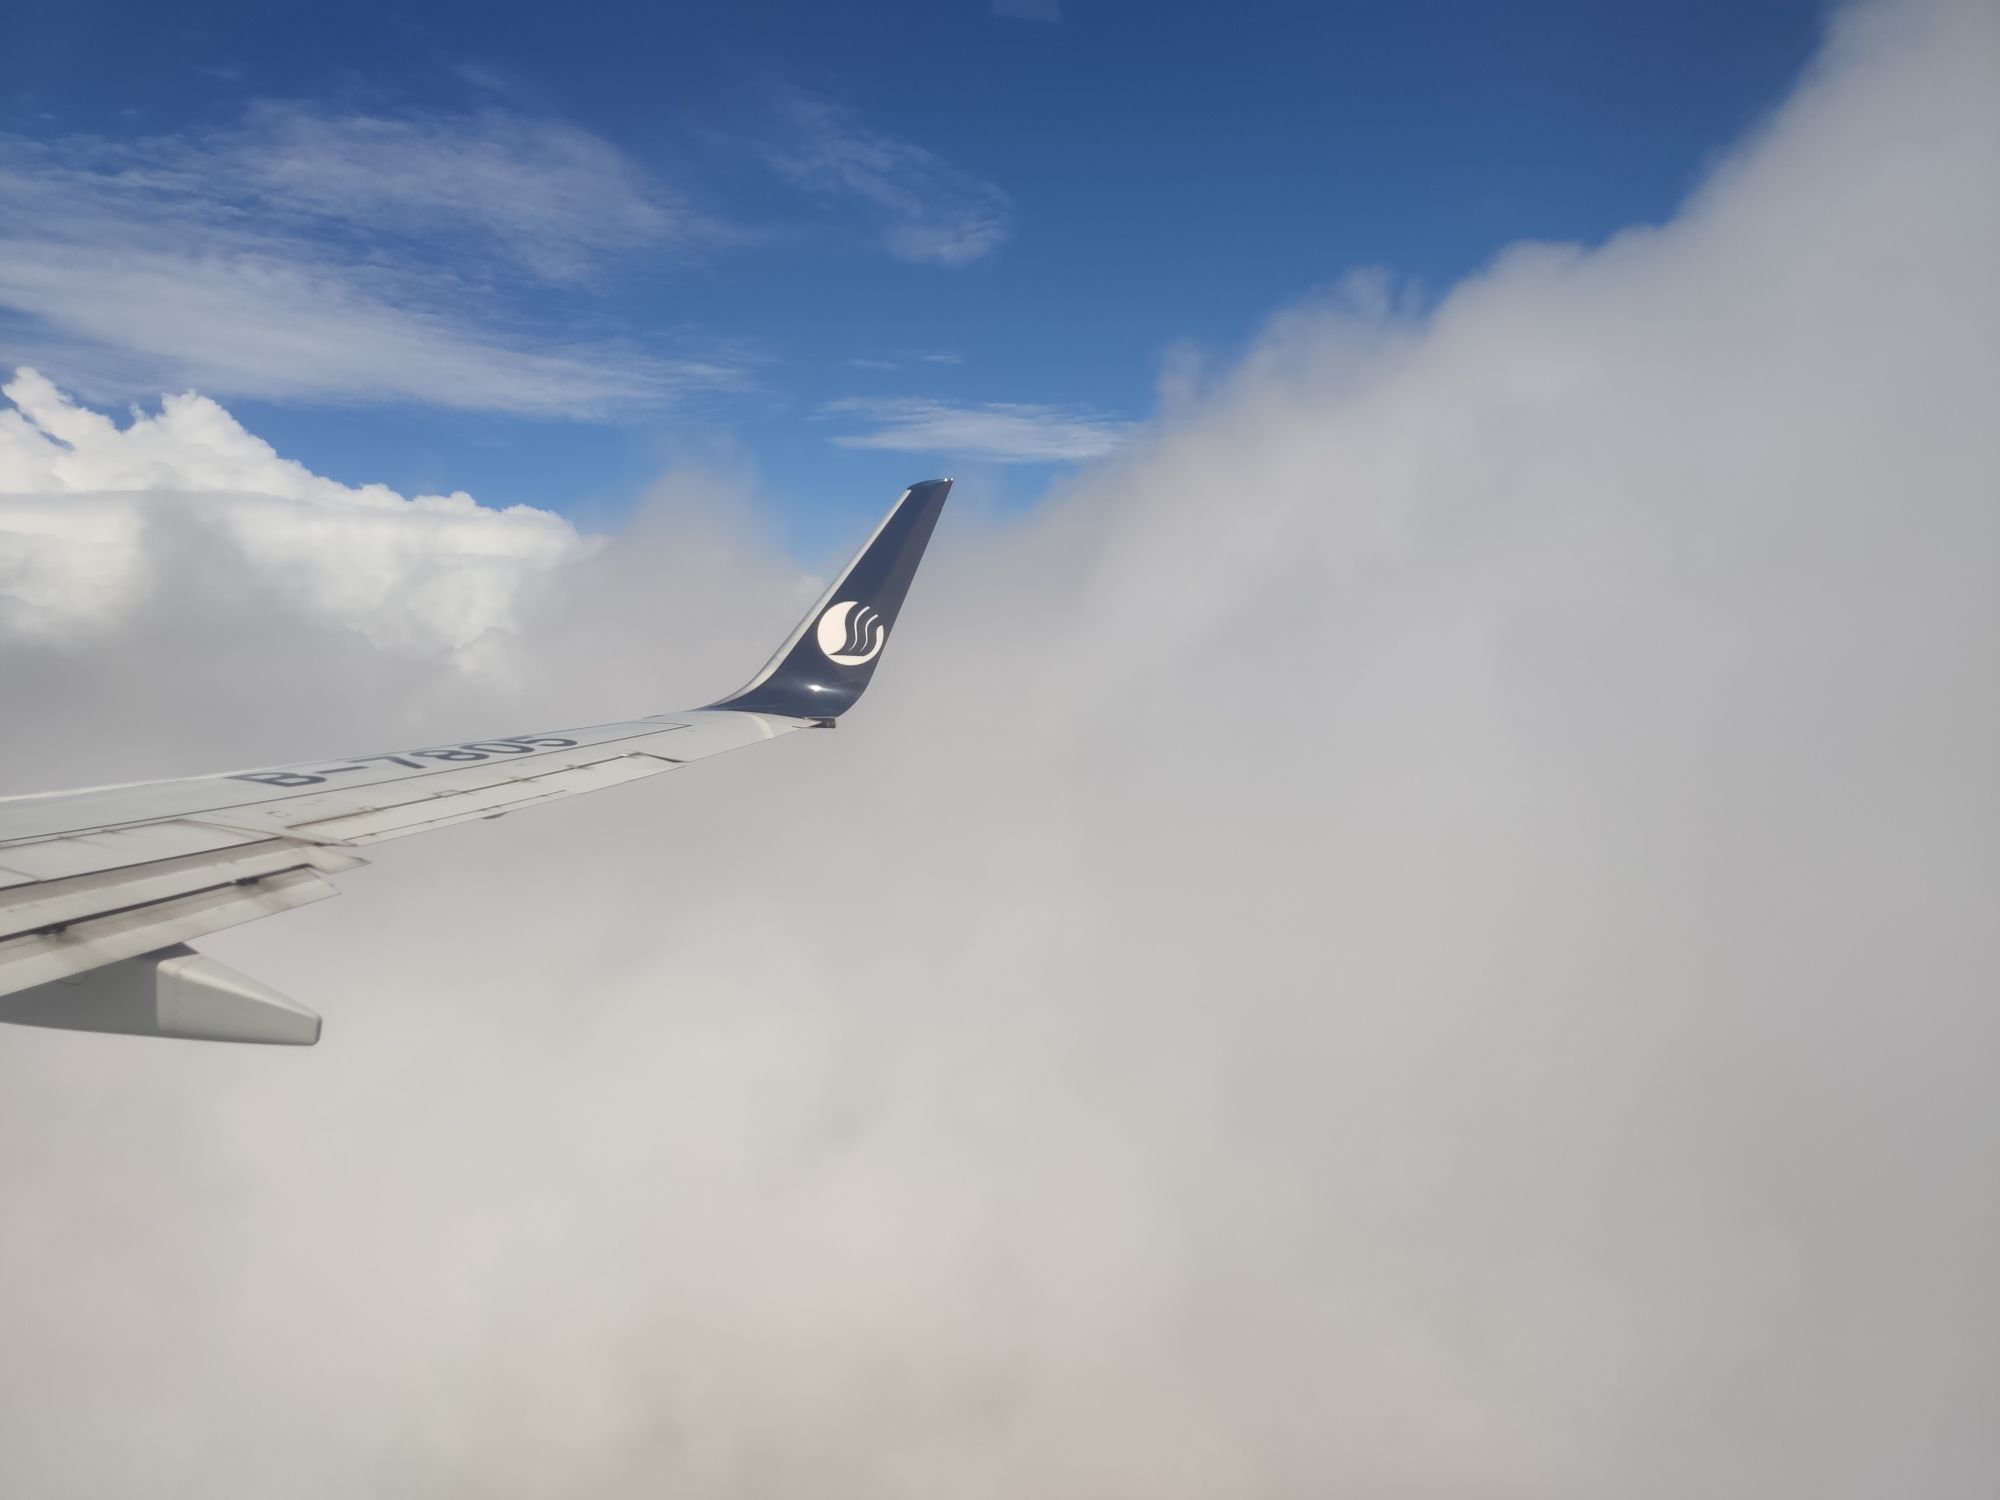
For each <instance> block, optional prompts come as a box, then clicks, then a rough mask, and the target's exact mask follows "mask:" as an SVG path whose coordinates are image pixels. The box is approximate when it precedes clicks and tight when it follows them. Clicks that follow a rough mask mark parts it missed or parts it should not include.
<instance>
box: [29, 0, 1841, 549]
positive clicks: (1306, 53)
mask: <svg viewBox="0 0 2000 1500" xmlns="http://www.w3.org/2000/svg"><path fill="white" fill-rule="evenodd" d="M1824 19H1825V17H1824V11H1823V8H1822V7H1821V6H1818V5H1813V4H1804V3H1793V0H1760V3H1758V4H1755V5H1748V6H1745V5H1740V4H1708V3H1700V4H1675V5H1663V4H1656V5H1645V6H1639V5H1604V4H1587V3H1578V4H1507V5H1502V4H1499V3H1463V4H1430V3H1417V4H1369V5H1310V6H1308V5H1287V6H1271V7H1266V6H1256V5H1249V6H1245V5H1228V6H1224V5H1220V4H1197V5H1180V4H1166V3H1152V4H1125V5H1093V4H1088V3H1081V0H1078V3H1071V0H1063V3H1062V4H1061V6H1060V10H1059V11H1058V8H1057V6H1056V5H1055V4H1052V3H1048V0H1007V3H1002V4H999V5H997V6H996V5H986V4H972V3H967V4H947V3H937V0H933V3H928V4H921V5H917V4H909V5H872V6H867V7H847V6H829V5H824V4H806V5H767V4H745V5H737V6H704V7H678V6H673V7H669V6H660V7H630V6H616V7H612V6H592V5H567V6H560V7H551V6H548V5H546V4H534V5H519V4H493V3H482V4H476V5H474V4H462V5H461V4H432V5H426V6H422V7H410V6H407V5H373V4H357V5H345V6H341V7H337V8H334V7H310V8H309V7H296V6H268V5H259V6H239V5H212V4H207V5H205V4H191V5H184V6H180V7H175V8H172V9H171V10H165V9H162V8H158V7H139V6H126V5H105V4H88V3H72V4H69V5H66V6H62V7H31V8H28V9H26V10H23V11H20V12H18V13H17V14H15V15H14V16H12V17H11V18H10V21H9V28H10V39H9V44H8V46H7V48H6V49H5V51H4V53H0V132H4V140H0V363H7V364H13V363H23V362H27V363H34V364H36V365H37V366H38V367H40V368H41V369H42V370H43V371H44V372H45V373H46V374H48V375H50V376H51V377H52V378H54V379H55V380H56V381H57V382H58V383H59V384H63V385H65V386H68V387H70V388H72V389H76V390H78V391H79V392H81V393H82V394H84V395H85V396H86V397H88V398H94V399H98V400H100V401H104V400H120V399H123V400H139V401H142V402H144V403H146V404H148V405H150V404H151V403H152V402H153V401H154V400H156V398H157V394H158V392H159V391H161V390H163V389H183V388H188V387H193V388H198V389H202V390H204V391H206V392H207V393H209V394H211V395H214V396H216V397H217V398H218V399H219V400H222V401H223V402H224V403H225V404H226V405H227V406H228V407H229V409H230V410H231V411H232V412H234V413H235V414H236V415H237V417H238V418H239V419H240V420H241V421H242V422H243V423H244V424H245V425H246V426H247V427H249V428H250V429H251V430H252V431H253V432H256V433H258V434H259V435H261V436H263V437H265V438H267V439H268V440H269V441H271V442H272V443H273V444H274V445H275V446H276V447H277V449H278V450H279V451H280V452H281V453H283V454H285V455H287V456H290V457H293V458H297V459H299V460H300V461H302V462H304V463H306V464H307V465H309V466H310V467H311V468H313V469H314V470H316V471H318V472H320V473H324V474H328V475H331V476H333V477H335V478H337V479H340V480H343V481H345V482H348V483H358V482H363V481H381V482H385V483H388V484H390V485H392V486H393V487H395V488H397V489H398V490H401V491H403V492H405V493H414V492H416V491H419V490H449V489H457V488H462V489H466V490H469V491H470V492H472V493H473V494H474V495H476V496H477V497H478V498H479V499H481V500H482V501H484V502H486V503H488V504H513V503H529V504H534V505H538V506H544V507H548V508H551V509H554V510H558V511H561V512H563V513H565V514H568V515H571V516H574V517H576V518H577V519H578V520H579V522H580V523H582V524H585V525H604V524H608V523H610V522H611V521H613V520H615V518H616V516H617V515H618V514H619V513H620V512H621V511H622V510H623V509H624V508H625V507H626V506H628V505H629V504H630V503H631V502H632V500H633V499H634V498H635V497H636V495H637V494H638V493H639V492H640V491H641V490H642V489H643V488H644V486H645V484H646V483H647V482H648V481H649V480H650V479H652V478H653V477H655V476H656V475H657V474H658V473H660V472H661V471H662V470H663V469H664V468H665V467H666V466H667V465H669V464H670V463H674V462H684V461H696V462H702V463H707V464H713V465H717V466H720V467H722V468H724V469H725V470H728V471H732V472H738V473H741V474H743V475H746V476H748V477H749V478H751V479H752V480H753V481H754V482H755V483H756V485H757V486H758V488H759V489H760V491H761V492H762V493H763V494H764V495H766V496H767V497H768V500H769V503H770V504H771V505H772V506H773V507H774V508H775V510H776V512H777V514H778V517H779V519H780V522H781V524H782V525H783V527H784V528H785V532H786V534H787V536H788V537H789V538H790V539H791V541H792V543H793V545H794V547H795V548H796V549H797V550H798V551H799V552H800V553H801V555H813V554H817V553H819V552H821V551H823V550H824V549H827V548H838V546H840V545H841V544H842V543H843V542H844V540H845V539H846V538H847V537H849V536H850V535H851V534H852V533H853V532H854V531H855V530H856V528H857V527H859V526H862V525H864V524H865V523H866V521H867V519H868V518H869V517H871V516H873V515H874V514H875V513H876V512H878V511H879V510H880V508H881V505H882V502H883V499H884V497H885V495H887V494H889V493H891V492H893V491H894V489H895V488H897V487H898V486H900V485H901V484H903V483H905V482H907V481H909V480H912V479H916V478H920V477H925V476H928V475H931V474H934V473H956V474H958V475H960V476H961V478H964V479H967V480H970V481H971V482H972V483H973V484H976V485H977V486H978V487H980V488H981V489H982V490H984V491H985V492H986V493H987V494H989V495H992V496H997V497H999V498H1000V499H1002V500H1004V501H1007V502H1013V503H1020V502H1024V501H1027V500H1031V499H1032V498H1033V497H1034V496H1035V495H1036V494H1038V493H1039V492H1041V490H1043V489H1044V488H1045V487H1046V486H1047V484H1048V483H1049V481H1050V479H1051V478H1052V477H1054V476H1056V475H1059V474H1060V473H1062V472H1064V471H1065V470H1066V469H1067V468H1068V467H1069V466H1071V465H1072V464H1074V463H1076V462H1079V461H1085V460H1087V459H1089V458H1091V457H1093V456H1096V455H1098V454H1101V453H1103V452H1105V451H1109V450H1110V449H1111V448H1113V447H1114V446H1115V445H1116V443H1117V442H1118V440H1119V438H1120V436H1121V434H1122V433H1123V432H1125V431H1126V430H1127V427H1128V424H1132V423H1138V422H1144V421H1146V420H1147V419H1148V418H1149V416H1150V415H1151V414H1152V412H1153V410H1154V407H1155V403H1156V390H1157V387H1158V384H1159V381H1160V378H1161V371H1162V368H1163V364H1164V362H1165V361H1167V360H1168V359H1169V357H1170V356H1171V355H1172V354H1173V352H1174V351H1176V350H1192V351H1193V352H1194V353H1195V354H1196V355H1198V356H1200V357H1202V358H1205V359H1208V360H1224V361H1226V360H1227V359H1228V358H1229V356H1230V355H1231V354H1232V353H1233V352H1234V351H1235V350H1237V349H1238V348H1240V347H1241V346H1242V345H1243V344H1244V343H1245V342H1246V341H1247V340H1248V339H1249V338H1250V337H1251V336H1252V335H1253V334H1254V332H1255V330H1256V329H1257V327H1258V326H1259V324H1260V322H1261V321H1262V320H1263V319H1264V318H1266V317H1267V316H1268V315H1270V314H1271V313H1272V312H1274V311H1276V310H1278V309H1280V308H1282V307H1284V306H1286V305H1288V304H1290V303H1294V302H1296V301H1298V300H1300V299H1302V298H1306V297H1309V296H1311V295H1312V294H1313V293H1314V292H1315V291H1316V290H1318V289H1322V288H1326V287H1328V286H1331V285H1334V284H1336V283H1337V282H1339V281H1340V279H1341V278H1342V277H1344V276H1346V275H1347V274H1349V273H1351V272H1352V271H1354V270H1356V269H1357V268H1364V267H1381V268H1384V269H1385V270H1386V271H1387V272H1389V274H1390V275H1391V276H1392V277H1393V278H1394V279H1395V282H1396V284H1397V285H1398V286H1399V287H1400V288H1402V295H1404V296H1406V297H1412V298H1415V299H1418V300H1422V299H1424V298H1425V297H1427V296H1430V295H1433V294H1435V293H1437V292H1439V291H1441V290H1443V289H1444V288H1445V287H1447V286H1448V285H1449V284H1450V283H1451V282H1453V281H1454V280H1456V279H1457V278H1460V277H1462V276H1464V275H1465V274H1466V273H1468V272H1470V271H1472V270H1475V269H1476V268H1478V267H1479V266H1480V265H1481V264H1483V263H1484V262H1485V261H1487V260H1488V259H1489V258H1490V257H1491V256H1492V255H1493V254H1494V252H1496V251H1497V250H1498V249H1500V248H1501V247H1503V246H1505V245H1507V244H1509V243H1511V242H1514V241H1517V240H1521V239H1544V240H1578V241H1583V242H1593V241H1597V240H1600V239H1602V238H1603V237H1605V236H1606V235H1608V234H1611V233H1613V232H1615V231H1616V230H1618V229H1619V228H1621V227H1623V226H1625V225H1628V224H1632V223H1642V222H1650V221H1657V220H1659V219H1661V218H1663V217H1664V216H1666V215H1667V214H1669V213H1670V212H1671V211H1672V209H1673V208H1674V206H1675V204H1676V203H1677V202H1678V201H1679V199H1680V198H1681V196H1682V195H1683V194H1684V193H1685V192H1686V191H1687V190H1688V188H1689V187H1690V186H1691V185H1692V184H1693V183H1694V182H1695V181H1696V180H1697V178H1698V176H1699V175H1700V173H1701V171H1702V170H1703V168H1704V167H1705V165H1706V164H1707V163H1708V162H1709V161H1710V160H1711V159H1712V157H1713V155H1714V153H1716V152H1717V151H1719V150H1720V149H1721V148H1723V147H1724V146H1726V145H1727V144H1729V143H1730V142H1732V141H1733V140H1736V139H1737V138H1739V137H1740V136H1741V135H1742V133H1743V131H1744V129H1745V128H1746V126H1748V125H1750V124H1752V123H1754V121H1755V120H1756V119H1757V118H1758V117H1759V115H1760V114H1761V113H1762V112H1764V111H1766V110H1767V109H1769V108H1771V107H1772V106H1773V105H1774V104H1776V103H1777V102H1778V100H1779V99H1780V98H1781V97H1782V96H1783V94H1784V93H1785V91H1786V90H1787V89H1788V87H1789V86H1790V84H1791V83H1792V82H1793V81H1794V79H1795V78H1796V76H1797V74H1798V72H1799V70H1800V68H1801V66H1802V65H1803V64H1804V62H1805V61H1806V59H1807V58H1808V57H1809V56H1810V54H1811V52H1812V50H1813V48H1814V46H1815V43H1816V42H1817V40H1818V38H1819V34H1820V30H1821V26H1822V24H1823V21H1824Z"/></svg>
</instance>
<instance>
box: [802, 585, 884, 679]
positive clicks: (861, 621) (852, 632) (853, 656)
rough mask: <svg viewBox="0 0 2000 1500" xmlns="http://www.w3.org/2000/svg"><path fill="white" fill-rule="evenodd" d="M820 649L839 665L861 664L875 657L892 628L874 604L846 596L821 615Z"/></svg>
mask: <svg viewBox="0 0 2000 1500" xmlns="http://www.w3.org/2000/svg"><path fill="white" fill-rule="evenodd" d="M818 634H819V649H820V650H821V651H823V652H825V653H826V659H827V660H828V661H830V662H832V663H834V664H835V665H836V666H842V667H858V666H860V665H861V664H862V663H863V662H865V661H873V660H874V659H875V654H876V653H877V652H878V651H880V650H881V649H882V643H883V642H884V641H885V640H887V639H888V636H889V628H888V627H887V626H886V625H884V624H883V623H882V617H881V616H880V615H879V614H877V613H876V612H875V607H874V606H873V605H871V604H861V603H857V602H856V601H855V600H853V599H844V600H842V601H841V602H840V603H838V604H836V605H834V606H833V608H831V609H829V610H828V611H827V612H826V613H825V614H823V615H821V616H820V617H819V632H818Z"/></svg>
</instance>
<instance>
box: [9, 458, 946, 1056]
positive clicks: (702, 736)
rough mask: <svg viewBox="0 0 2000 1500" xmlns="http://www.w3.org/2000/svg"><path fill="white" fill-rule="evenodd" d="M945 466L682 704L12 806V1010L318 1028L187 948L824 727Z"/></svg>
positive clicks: (73, 1018) (884, 629)
mask: <svg viewBox="0 0 2000 1500" xmlns="http://www.w3.org/2000/svg"><path fill="white" fill-rule="evenodd" d="M950 489H951V481H950V480H949V479H936V480H930V481H927V482H926V483H923V484H918V485H913V486H911V487H910V488H909V489H908V490H906V491H904V492H903V496H902V498H901V499H900V500H898V501H897V502H896V505H895V508H894V509H892V510H891V511H890V512H889V514H888V515H887V516H886V517H885V518H884V519H883V521H882V524H881V525H880V526H878V527H877V528H876V529H875V534H874V535H873V536H871V537H870V538H869V539H868V541H867V544H866V545H864V546H863V547H862V549H861V550H860V552H858V553H857V554H855V557H854V560H853V561H852V562H851V563H849V564H848V566H847V569H846V571H845V572H843V573H842V574H841V575H840V577H839V578H838V579H836V580H835V581H834V583H833V585H832V586H831V587H830V588H828V589H827V591H826V593H825V594H823V595H822V596H821V597H820V601H819V603H818V604H816V605H814V606H813V609H812V611H811V612H810V613H809V614H807V615H806V617H805V619H804V620H802V621H800V623H799V625H798V627H797V628H796V629H794V630H793V631H792V633H791V635H790V636H789V637H787V638H786V640H785V643H784V644H783V645H782V646H780V647H779V648H778V650H777V652H776V654H774V655H773V656H772V658H771V659H770V661H769V662H767V663H766V664H765V666H764V669H763V670H762V671H761V672H759V673H758V674H757V675H756V676H755V677H753V678H752V679H751V680H750V681H749V682H748V683H746V684H745V685H744V686H743V687H742V688H740V689H739V690H738V691H736V692H735V693H732V694H731V695H730V696H729V697H727V698H724V699H721V700H719V701H718V702H715V703H711V704H709V705H708V706H707V707H705V708H700V709H694V710H690V711H688V712H685V713H668V714H649V715H647V716H645V717H642V718H636V719H626V720H620V721H617V722H615V723H609V724H591V725H586V726H584V727H582V728H578V729H557V730H551V731H547V732H545V733H541V734H509V735H500V736H496V737H494V738H491V739H483V740H464V741H454V742H446V743H441V744H436V745H429V746H425V747H423V748H421V749H412V750H398V751H394V752H389V753H381V754H372V755H355V756H335V757H331V758H328V759H325V760H311V761H302V762H300V763H299V764H297V765H290V766H279V767H275V768H272V769H268V770H253V771H235V772H229V773H226V774H220V775H215V776H197V777H189V778H185V779H182V780H177V781H151V782H144V783H139V784H136V785H131V786H113V787H97V788H93V789H90V790H87V791H77V792H56V793H50V794H47V795H37V796H27V797H0V1021H13V1022H18V1023H21V1024H24V1025H30V1026H54V1027H62V1028H65V1029H69V1030H77V1031H113V1032H124V1033H127V1034H132V1035H140V1036H177V1037H188V1038H194V1039H198V1040H205V1041H239V1042H284V1043H292V1044H295V1045H304V1046H310V1045H311V1044H312V1043H314V1042H316V1041H318V1040H319V1031H320V1021H319V1017H318V1016H316V1015H314V1014H313V1013H312V1012H311V1011H309V1010H307V1009H306V1008H305V1007H304V1006H301V1005H299V1004H298V1003H297V1002H295V1001H293V1000H289V999H287V998H286V997H285V996H283V995H280V994H278V993H277V992H276V991H275V990H272V989H269V988H268V987H266V986H264V985H262V984H259V983H258V982H257V981H256V980H254V979H250V978H248V977H247V976H245V975H242V974H239V973H237V972H236V971H234V970H233V969H229V968H226V967H225V966H224V965H222V964H219V963H217V962H216V961H215V960H214V959H211V958H208V957H205V956H204V955H202V954H199V953H196V952H194V951H193V950H192V949H190V948H188V947H187V946H186V945H187V943H188V941H189V940H190V939H192V938H198V937H201V936H203V935H205V934H207V933H211V932H216V931H219V930H221V929H222V928H224V927H233V926H235V925H236V924H237V923H239V922H248V921H251V920H253V919H254V918H257V917H262V916H269V915H270V914H272V913H274V912H280V911H288V910H290V909H291V908H292V907H295V906H303V905H305V904H307V903H308V902H313V901H319V900H323V899H325V898H326V897H328V896H332V895H337V894H338V891H337V889H336V887H335V886H334V884H333V882H332V881H331V880H330V879H329V878H328V877H329V876H334V875H339V874H341V873H343V872H345V871H348V870H352V869H356V868H358V867H360V866H361V865H363V864H365V863H367V861H366V860H364V859H363V858H362V857H361V856H360V855H358V854H356V853H355V852H354V851H355V850H356V849H358V848H362V847H366V846H368V845H371V844H376V843H380V842H383V841H384V840H387V839H395V838H401V837H403V836H404V835H405V834H411V833H424V832H427V831H428V830H430V829H433V828H443V827H446V826H448V825H450V824H453V823H462V822H465V821H466V820H468V819H471V818H492V817H499V816H500V815H501V814H503V813H508V812H512V811H514V810H515V809H516V808H521V807H530V806H533V805H535V804H537V803H541V802H552V801H555V800H556V799H557V798H560V797H569V796H573V795H575V794H576V793H578V792H590V791H596V790H597V789H598V788H599V787H608V786H617V785H618V784H619V783H621V782H626V781H635V780H637V779H639V778H640V777H643V776H655V775H658V774H660V773H661V772H663V771H671V770H673V769H675V768H676V767H678V766H683V765H686V764H687V763H688V762H689V761H695V760H702V759H705V758H706V757H708V756H711V755H719V754H720V753H722V752H723V751H725V750H734V749H736V748H738V747H739V746H742V745H750V744H755V743H756V742H758V741H760V740H768V739H775V738H776V737H778V736H779V735H784V734H790V733H792V732H793V731H794V730H799V729H808V728H816V727H827V728H830V727H832V725H833V722H834V720H836V719H837V718H839V717H840V715H841V714H843V713H844V712H846V711H847V710H848V709H849V708H851V707H853V706H854V703H855V701H856V700H857V699H858V698H860V696H861V693H862V690H863V689H865V688H866V687H867V686H868V681H869V679H870V677H872V676H873V675H874V671H875V668H876V666H877V664H878V663H879V662H880V661H881V657H882V650H883V647H884V645H885V644H886V643H887V641H888V637H889V634H890V632H891V631H892V630H893V629H894V627H895V624H896V617H897V613H898V612H899V611H900V610H901V608H902V605H903V599H904V596H905V595H906V594H907V593H908V592H909V587H910V580H911V578H912V577H914V576H915V573H916V570H917V563H918V562H919V561H920V560H921V558H922V557H923V552H924V546H925V544H926V543H927V542H928V541H929V540H930V535H931V530H932V528H933V527H934V526H936V524H937V518H938V513H939V511H940V510H941V509H942V508H943V506H944V501H945V496H946V495H947V494H948V493H949V492H950Z"/></svg>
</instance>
